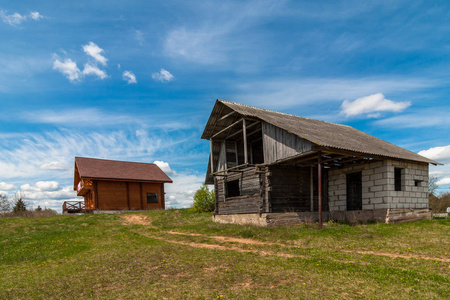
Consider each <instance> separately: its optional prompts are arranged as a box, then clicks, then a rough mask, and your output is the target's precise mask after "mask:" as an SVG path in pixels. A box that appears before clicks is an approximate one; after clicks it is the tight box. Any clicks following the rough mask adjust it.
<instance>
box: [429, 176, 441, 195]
mask: <svg viewBox="0 0 450 300" xmlns="http://www.w3.org/2000/svg"><path fill="white" fill-rule="evenodd" d="M437 181H438V178H437V177H435V176H430V177H429V178H428V195H430V196H431V195H434V196H436V194H435V192H436V190H437V189H438V188H439V186H438V185H437Z"/></svg>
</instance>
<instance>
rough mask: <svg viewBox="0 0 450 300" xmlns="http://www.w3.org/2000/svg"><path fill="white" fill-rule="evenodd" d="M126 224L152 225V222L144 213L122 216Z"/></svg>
mask: <svg viewBox="0 0 450 300" xmlns="http://www.w3.org/2000/svg"><path fill="white" fill-rule="evenodd" d="M122 220H123V224H124V225H146V226H150V225H152V222H151V221H150V219H149V218H148V217H147V216H144V215H124V216H122Z"/></svg>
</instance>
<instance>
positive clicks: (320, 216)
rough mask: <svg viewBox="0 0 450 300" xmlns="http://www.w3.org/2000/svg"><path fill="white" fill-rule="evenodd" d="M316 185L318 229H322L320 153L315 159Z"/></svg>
mask: <svg viewBox="0 0 450 300" xmlns="http://www.w3.org/2000/svg"><path fill="white" fill-rule="evenodd" d="M317 185H318V193H319V205H318V206H319V229H322V153H321V152H320V151H319V155H318V157H317Z"/></svg>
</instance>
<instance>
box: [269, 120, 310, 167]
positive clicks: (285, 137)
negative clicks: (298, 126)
mask: <svg viewBox="0 0 450 300" xmlns="http://www.w3.org/2000/svg"><path fill="white" fill-rule="evenodd" d="M262 134H263V149H264V163H265V164H271V163H274V162H276V161H277V160H280V159H284V158H287V157H291V156H294V155H297V154H300V153H303V152H307V151H310V150H312V149H313V144H312V143H311V142H310V141H308V140H305V139H302V138H300V137H298V136H296V135H294V134H292V133H289V132H287V131H286V130H283V129H281V128H278V127H275V126H273V125H271V124H269V123H266V122H262Z"/></svg>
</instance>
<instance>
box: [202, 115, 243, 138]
mask: <svg viewBox="0 0 450 300" xmlns="http://www.w3.org/2000/svg"><path fill="white" fill-rule="evenodd" d="M242 120H244V119H242ZM240 122H241V120H237V121H236V122H234V123H233V124H231V125H229V126H227V127H225V128H224V129H222V130H221V131H219V132H217V133H216V134H215V135H213V136H212V137H210V140H211V139H213V138H215V137H216V136H218V135H219V134H221V133H222V132H224V131H227V130H228V129H230V128H232V127H233V126H235V125H236V124H239V123H240Z"/></svg>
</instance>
